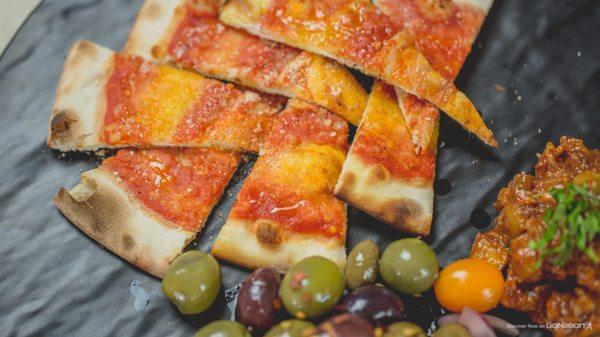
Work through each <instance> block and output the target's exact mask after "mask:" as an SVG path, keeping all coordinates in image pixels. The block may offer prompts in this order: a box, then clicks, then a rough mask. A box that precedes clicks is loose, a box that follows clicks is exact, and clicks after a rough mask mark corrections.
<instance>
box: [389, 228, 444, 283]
mask: <svg viewBox="0 0 600 337" xmlns="http://www.w3.org/2000/svg"><path fill="white" fill-rule="evenodd" d="M379 270H380V273H381V277H382V278H383V280H384V281H385V282H386V283H387V284H388V285H389V286H390V287H392V288H394V289H396V290H397V291H399V292H401V293H404V294H408V295H415V294H420V293H422V292H424V291H425V290H427V289H429V288H431V286H432V285H433V283H434V282H435V280H436V279H437V277H438V273H439V265H438V261H437V258H436V257H435V253H434V252H433V250H432V249H431V247H429V246H428V245H427V244H426V243H425V242H423V241H421V240H419V239H413V238H410V239H402V240H398V241H394V242H392V243H391V244H390V245H389V246H388V247H387V248H386V249H385V251H384V252H383V256H382V257H381V261H379Z"/></svg>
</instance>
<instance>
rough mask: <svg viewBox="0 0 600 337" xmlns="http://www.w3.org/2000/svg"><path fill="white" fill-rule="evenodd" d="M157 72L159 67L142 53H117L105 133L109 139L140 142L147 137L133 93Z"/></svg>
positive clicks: (117, 142) (114, 142)
mask: <svg viewBox="0 0 600 337" xmlns="http://www.w3.org/2000/svg"><path fill="white" fill-rule="evenodd" d="M142 69H143V70H144V71H141V70H142ZM156 75H157V67H156V66H155V65H154V64H152V63H148V62H145V61H144V60H143V59H142V58H140V57H125V56H122V55H118V54H117V55H115V58H114V69H113V72H112V75H111V77H110V79H109V80H108V82H107V84H106V105H107V106H106V113H105V115H104V128H103V132H102V135H101V137H102V139H103V140H104V141H105V142H107V143H109V144H120V143H139V142H141V141H142V140H143V139H144V138H145V137H146V134H147V132H148V129H147V128H145V127H144V126H143V125H142V124H140V123H138V122H137V118H136V116H137V113H138V111H137V109H136V107H135V106H134V105H133V101H132V100H131V97H132V95H134V94H135V93H136V92H138V91H139V90H140V88H141V86H142V85H143V83H146V82H148V81H151V80H152V79H153V78H154V77H156Z"/></svg>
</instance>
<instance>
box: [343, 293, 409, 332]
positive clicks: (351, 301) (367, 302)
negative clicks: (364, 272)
mask: <svg viewBox="0 0 600 337" xmlns="http://www.w3.org/2000/svg"><path fill="white" fill-rule="evenodd" d="M340 309H342V310H344V311H347V312H349V313H351V314H354V315H358V316H361V317H363V318H365V319H366V320H368V321H370V322H371V323H373V324H376V325H386V324H388V323H392V322H396V321H399V320H401V319H403V318H404V303H403V302H402V299H400V297H399V296H398V295H396V293H394V292H393V291H392V290H390V289H387V288H385V287H383V286H364V287H361V288H358V289H356V290H354V291H353V292H351V293H350V295H348V297H346V300H345V301H344V303H343V304H342V305H341V307H340Z"/></svg>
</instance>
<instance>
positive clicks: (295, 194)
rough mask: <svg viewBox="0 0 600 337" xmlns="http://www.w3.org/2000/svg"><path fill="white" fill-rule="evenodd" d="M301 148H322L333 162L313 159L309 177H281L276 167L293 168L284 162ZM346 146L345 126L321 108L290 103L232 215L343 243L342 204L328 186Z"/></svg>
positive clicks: (343, 220)
mask: <svg viewBox="0 0 600 337" xmlns="http://www.w3.org/2000/svg"><path fill="white" fill-rule="evenodd" d="M304 145H325V147H324V148H321V150H322V151H325V152H323V153H324V154H325V156H327V155H328V154H329V155H331V156H337V157H335V158H329V159H331V160H328V159H324V158H322V157H312V158H313V159H314V158H317V159H315V160H316V161H315V162H314V163H313V164H314V165H315V166H314V168H313V169H314V170H315V172H310V173H303V174H300V173H298V174H299V175H298V176H296V175H295V174H297V173H296V172H287V171H283V172H282V170H286V169H282V168H281V167H280V165H281V166H283V167H288V168H289V167H293V163H290V162H288V161H287V160H290V158H292V159H291V160H295V158H297V157H295V156H294V155H298V154H299V153H300V151H303V149H306V148H302V147H298V146H304ZM347 146H348V123H346V122H345V121H343V120H341V119H340V118H339V117H337V116H336V115H334V114H332V113H330V112H328V111H327V110H325V109H322V108H319V107H316V106H314V105H309V104H304V103H300V104H298V103H297V101H296V102H294V101H290V104H289V105H288V107H287V108H286V110H284V111H283V112H282V113H281V114H279V115H278V116H277V118H276V119H275V121H274V125H273V128H272V130H271V133H270V135H269V137H268V138H267V142H266V144H265V146H264V149H265V151H264V154H262V155H261V157H260V158H259V160H258V161H257V162H256V164H255V165H254V168H253V170H252V173H251V174H250V176H249V177H248V179H247V180H246V182H245V183H244V186H243V188H242V189H241V191H240V193H239V194H238V197H237V200H236V204H235V206H234V208H233V210H232V215H233V216H234V217H237V218H242V219H252V220H257V219H268V220H272V221H276V222H277V223H278V224H280V225H281V226H282V227H283V229H285V230H286V231H288V232H291V233H303V234H316V235H319V236H325V237H328V238H338V239H339V240H343V239H344V238H345V235H346V231H345V228H346V227H345V224H346V211H345V205H344V203H343V202H342V201H340V200H338V199H336V198H335V197H334V196H333V187H334V185H335V181H336V180H337V177H338V175H339V171H340V170H341V165H342V162H343V158H344V154H345V153H346V148H347ZM281 153H284V154H292V156H291V157H285V156H284V157H283V158H284V159H283V160H286V162H283V163H282V162H281V161H282V159H281V157H279V154H281ZM309 155H310V154H309ZM300 157H301V156H300ZM300 164H302V163H300ZM274 167H276V168H275V169H274ZM313 173H314V174H313ZM305 174H306V175H305ZM307 184H308V185H309V186H308V187H307ZM313 184H318V186H314V185H313Z"/></svg>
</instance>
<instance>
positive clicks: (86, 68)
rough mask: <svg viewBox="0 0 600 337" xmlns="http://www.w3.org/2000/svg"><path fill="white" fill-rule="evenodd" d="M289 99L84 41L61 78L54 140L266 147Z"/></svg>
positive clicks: (92, 145)
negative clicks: (268, 135) (274, 121)
mask: <svg viewBox="0 0 600 337" xmlns="http://www.w3.org/2000/svg"><path fill="white" fill-rule="evenodd" d="M284 102H285V99H284V98H282V97H278V96H267V95H262V94H261V95H259V94H257V93H256V92H253V91H247V90H239V89H237V88H236V87H234V86H233V85H232V84H225V83H222V82H219V81H216V80H211V79H207V78H204V77H202V76H201V75H198V74H196V73H193V72H188V71H184V70H179V69H176V68H173V67H169V66H166V65H159V64H156V63H152V62H148V61H145V60H144V59H142V58H141V57H138V56H130V55H125V54H120V53H115V52H113V51H111V50H109V49H107V48H103V47H100V46H98V45H96V44H93V43H91V42H87V41H80V42H77V43H75V45H74V46H73V47H72V48H71V50H70V52H69V55H68V57H67V60H66V63H65V66H64V70H63V73H62V76H61V79H60V83H59V85H58V89H57V94H56V100H55V103H54V107H53V109H52V114H51V119H50V130H49V135H48V145H49V146H50V147H51V148H53V149H57V150H61V151H69V150H95V149H97V148H99V147H106V148H118V147H130V146H188V147H201V146H212V147H218V148H223V149H229V150H241V151H251V152H258V149H259V146H260V143H261V141H262V138H263V136H264V135H265V134H266V132H267V130H268V129H269V125H270V121H271V118H272V116H273V115H274V114H276V113H277V112H278V111H279V110H280V108H281V107H283V104H284Z"/></svg>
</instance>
